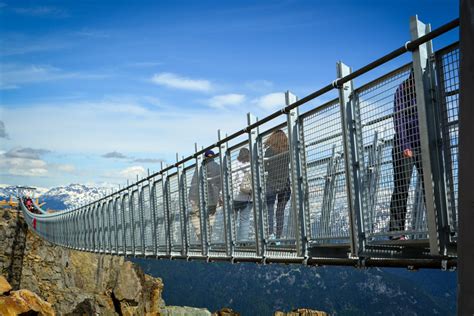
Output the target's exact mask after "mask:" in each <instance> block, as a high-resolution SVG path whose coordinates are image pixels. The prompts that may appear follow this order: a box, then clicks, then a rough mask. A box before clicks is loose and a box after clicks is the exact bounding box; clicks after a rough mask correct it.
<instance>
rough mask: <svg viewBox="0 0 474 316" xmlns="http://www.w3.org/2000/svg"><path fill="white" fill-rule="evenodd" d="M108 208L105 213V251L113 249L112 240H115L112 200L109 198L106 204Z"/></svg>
mask: <svg viewBox="0 0 474 316" xmlns="http://www.w3.org/2000/svg"><path fill="white" fill-rule="evenodd" d="M105 208H106V213H105V216H106V218H105V226H106V229H105V241H106V243H105V245H106V246H105V251H106V252H110V251H112V240H113V236H112V235H113V234H112V232H113V229H114V227H112V218H111V217H112V200H109V201H108V202H107V204H106V206H105Z"/></svg>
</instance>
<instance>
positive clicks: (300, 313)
mask: <svg viewBox="0 0 474 316" xmlns="http://www.w3.org/2000/svg"><path fill="white" fill-rule="evenodd" d="M274 316H328V314H327V313H326V312H321V311H315V310H312V309H307V308H298V309H294V310H292V311H291V312H288V313H285V312H275V314H274Z"/></svg>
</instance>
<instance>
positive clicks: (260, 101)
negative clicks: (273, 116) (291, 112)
mask: <svg viewBox="0 0 474 316" xmlns="http://www.w3.org/2000/svg"><path fill="white" fill-rule="evenodd" d="M253 103H254V104H255V105H257V106H259V107H261V108H263V109H265V110H276V109H279V108H283V107H284V106H285V94H284V93H283V92H274V93H270V94H266V95H264V96H262V97H260V98H257V99H255V100H253Z"/></svg>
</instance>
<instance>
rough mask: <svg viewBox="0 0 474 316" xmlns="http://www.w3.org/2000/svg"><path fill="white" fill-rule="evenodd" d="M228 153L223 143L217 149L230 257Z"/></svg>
mask: <svg viewBox="0 0 474 316" xmlns="http://www.w3.org/2000/svg"><path fill="white" fill-rule="evenodd" d="M217 137H218V139H219V141H220V140H221V139H222V135H221V130H218V131H217ZM230 159H231V158H230V153H229V151H228V144H227V143H223V144H221V145H220V147H219V162H220V166H221V187H222V204H223V205H222V208H223V211H224V232H225V233H224V236H225V243H226V253H227V256H229V257H231V256H233V254H234V240H233V238H232V222H231V218H232V211H233V210H232V201H231V199H232V195H231V191H230V177H231V174H230V172H229V168H228V167H229V161H230Z"/></svg>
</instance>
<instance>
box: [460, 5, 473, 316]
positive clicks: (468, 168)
mask: <svg viewBox="0 0 474 316" xmlns="http://www.w3.org/2000/svg"><path fill="white" fill-rule="evenodd" d="M459 11H460V12H461V27H460V33H461V46H460V59H461V64H460V71H461V73H460V79H459V82H460V95H459V210H458V212H459V236H458V258H459V263H458V267H459V271H458V315H460V316H461V315H474V300H473V298H474V270H473V269H474V229H473V227H474V194H473V193H472V189H473V188H474V168H473V166H472V163H473V161H474V142H473V139H474V124H472V118H473V117H474V106H473V104H474V89H473V87H474V53H473V52H474V1H472V0H461V7H460V10H459Z"/></svg>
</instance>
